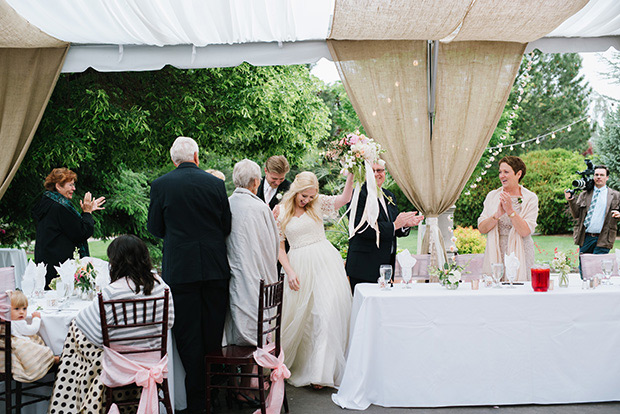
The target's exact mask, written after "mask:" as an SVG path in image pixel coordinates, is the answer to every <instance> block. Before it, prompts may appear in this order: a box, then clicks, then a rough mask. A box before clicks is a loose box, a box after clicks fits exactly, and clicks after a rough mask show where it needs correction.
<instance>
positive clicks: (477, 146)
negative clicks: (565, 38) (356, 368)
mask: <svg viewBox="0 0 620 414" xmlns="http://www.w3.org/2000/svg"><path fill="white" fill-rule="evenodd" d="M586 3H587V0H575V1H569V2H565V1H560V0H555V1H545V2H541V1H539V0H524V1H519V2H514V1H508V0H507V1H498V0H477V1H471V0H433V1H429V0H414V1H410V0H406V1H405V0H401V1H399V0H391V1H387V0H385V1H382V0H372V1H371V0H336V4H335V10H334V20H333V24H332V32H331V34H330V39H332V40H328V45H329V48H330V52H331V54H332V57H333V59H334V62H336V65H337V68H338V71H339V73H340V77H341V79H342V82H343V84H344V86H345V89H346V91H347V94H348V95H349V97H350V99H351V102H352V104H353V106H354V108H355V110H356V112H357V114H358V115H359V117H360V120H361V121H362V124H363V125H364V128H365V129H366V132H368V134H369V136H371V137H372V138H374V139H375V140H377V141H378V142H379V143H381V145H383V147H384V148H385V149H386V150H387V153H386V154H385V155H384V158H385V160H386V161H387V162H388V168H389V170H390V173H391V174H392V176H393V177H394V179H395V180H396V182H397V183H398V185H399V186H400V188H401V189H402V190H403V191H404V192H405V194H406V195H407V197H408V198H409V200H410V201H411V202H412V203H413V204H414V205H415V206H416V207H417V208H418V209H419V210H420V211H421V212H422V213H423V214H425V215H426V216H427V217H428V218H429V220H427V224H430V226H429V231H427V232H426V234H425V237H424V241H423V243H422V250H423V251H424V252H429V251H430V252H431V253H432V254H433V262H434V263H436V264H439V265H441V264H442V263H443V261H444V260H445V250H444V249H443V248H442V247H443V245H442V237H441V234H440V233H439V229H438V227H437V225H436V217H437V216H438V215H439V214H441V213H443V212H444V211H446V210H447V209H448V208H449V207H450V206H452V205H453V204H454V203H455V201H456V200H457V198H458V196H459V194H460V193H461V191H462V190H463V187H464V186H465V184H466V182H467V180H468V179H469V177H470V175H471V173H472V172H473V170H474V168H475V166H476V164H477V162H478V160H479V159H480V156H481V155H482V152H483V151H484V149H485V147H486V146H487V144H488V142H489V139H490V138H491V136H492V134H493V130H494V129H495V127H496V125H497V122H498V121H499V117H500V115H501V113H502V110H503V108H504V105H505V104H506V100H507V99H508V95H509V93H510V90H511V87H512V84H513V82H514V78H515V76H516V74H517V71H518V68H519V64H520V62H521V58H522V55H523V51H524V50H525V46H526V42H529V41H532V40H535V39H537V38H539V37H541V36H544V35H545V34H546V33H549V32H550V31H552V30H553V29H555V28H556V27H557V26H558V25H559V24H561V23H562V22H563V21H564V20H565V19H566V18H568V17H570V16H571V15H572V14H574V13H575V12H577V11H578V10H579V9H581V8H582V7H583V6H584V5H585V4H586ZM388 39H389V40H388ZM397 39H409V40H397ZM440 39H444V41H443V42H435V46H434V48H435V49H434V52H433V53H436V58H433V61H432V62H431V65H430V66H429V62H428V56H429V55H431V56H432V54H431V53H429V50H430V49H429V43H428V40H440ZM429 68H432V70H429ZM431 72H432V73H431ZM435 74H436V76H434V75H435ZM431 75H433V76H431ZM429 92H432V93H430V94H429ZM429 96H431V99H434V102H435V104H434V105H432V104H431V105H429ZM431 113H432V114H433V117H432V119H433V121H432V124H431ZM431 125H432V131H431ZM429 240H434V241H435V242H434V243H429ZM429 244H431V245H434V246H435V247H436V249H435V250H434V251H433V249H431V248H430V246H429Z"/></svg>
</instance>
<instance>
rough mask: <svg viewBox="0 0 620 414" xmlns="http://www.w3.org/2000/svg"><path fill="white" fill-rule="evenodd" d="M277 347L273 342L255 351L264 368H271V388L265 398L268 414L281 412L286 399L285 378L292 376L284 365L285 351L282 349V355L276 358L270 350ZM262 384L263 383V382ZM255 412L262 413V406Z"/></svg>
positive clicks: (256, 359) (256, 357)
mask: <svg viewBox="0 0 620 414" xmlns="http://www.w3.org/2000/svg"><path fill="white" fill-rule="evenodd" d="M274 348H275V344H274V343H271V344H269V345H267V346H265V347H264V348H257V349H256V351H254V354H253V355H254V360H255V361H256V363H257V364H258V365H260V366H261V367H263V368H268V369H271V370H272V371H271V376H270V378H271V389H270V390H269V395H268V396H267V399H266V400H265V406H266V408H267V414H279V413H280V410H281V409H282V401H283V400H284V380H285V379H286V378H289V377H290V376H291V371H289V370H288V368H287V367H286V365H284V351H283V350H280V355H279V356H278V357H277V358H276V357H275V356H274V355H272V354H270V353H269V352H270V351H272V350H273V349H274ZM261 385H262V384H261ZM254 414H260V408H259V409H258V410H256V411H254Z"/></svg>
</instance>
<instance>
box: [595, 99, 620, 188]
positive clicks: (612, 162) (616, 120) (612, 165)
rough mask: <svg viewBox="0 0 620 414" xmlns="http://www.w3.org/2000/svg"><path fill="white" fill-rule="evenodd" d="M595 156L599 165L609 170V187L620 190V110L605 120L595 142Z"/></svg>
mask: <svg viewBox="0 0 620 414" xmlns="http://www.w3.org/2000/svg"><path fill="white" fill-rule="evenodd" d="M594 156H595V159H596V161H597V164H603V165H606V166H607V168H609V181H608V183H607V185H609V186H610V187H611V188H614V189H620V110H617V111H616V112H613V113H610V114H609V115H608V116H607V118H605V123H604V126H603V127H602V128H601V129H600V131H599V136H598V138H597V139H596V140H595V141H594Z"/></svg>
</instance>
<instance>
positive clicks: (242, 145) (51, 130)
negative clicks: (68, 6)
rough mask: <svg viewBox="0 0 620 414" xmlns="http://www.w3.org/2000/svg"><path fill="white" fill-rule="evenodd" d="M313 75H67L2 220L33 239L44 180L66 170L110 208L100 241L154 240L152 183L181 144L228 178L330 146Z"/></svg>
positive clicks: (255, 70)
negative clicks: (245, 165)
mask: <svg viewBox="0 0 620 414" xmlns="http://www.w3.org/2000/svg"><path fill="white" fill-rule="evenodd" d="M321 86H322V84H321V83H320V81H318V80H317V79H316V78H313V77H312V76H311V75H310V74H309V72H308V69H307V68H306V67H305V66H270V67H253V66H251V65H248V64H243V65H240V66H238V67H235V68H221V69H204V70H179V69H175V68H172V67H166V68H164V69H162V70H160V71H154V72H129V73H98V72H96V71H93V70H89V71H86V72H84V73H78V74H65V75H61V77H60V79H59V81H58V83H57V85H56V88H55V90H54V93H53V95H52V97H51V99H50V102H49V104H48V107H47V110H46V112H45V114H44V117H43V119H42V121H41V124H40V125H39V128H38V130H37V133H36V134H35V137H34V139H33V142H32V144H31V146H30V149H29V151H28V153H27V154H26V157H25V159H24V161H23V163H22V165H21V167H20V169H19V170H18V172H17V175H16V177H15V179H14V180H13V182H12V183H11V185H10V187H9V189H8V191H7V193H6V194H5V196H4V197H3V198H2V200H1V201H0V217H10V218H11V225H12V226H14V227H16V228H19V229H20V230H23V231H20V234H19V240H18V242H20V241H21V242H23V241H29V240H32V239H33V238H34V223H33V221H32V219H31V217H30V211H31V209H32V206H33V204H34V203H35V202H36V201H37V200H38V199H39V197H40V195H41V193H42V191H43V186H42V183H43V180H44V178H45V176H46V175H47V174H48V173H49V172H50V171H51V170H52V169H53V168H56V167H60V166H66V167H68V168H70V169H71V170H73V171H75V172H76V173H77V174H78V190H77V191H76V193H75V194H74V201H75V203H76V204H77V200H78V199H81V198H82V197H83V195H84V192H85V191H90V192H92V193H93V194H94V195H96V196H100V195H104V196H106V198H107V199H108V202H107V204H106V210H105V211H102V212H97V213H95V215H94V217H95V221H96V227H95V234H94V236H95V237H108V236H112V235H114V234H118V233H121V232H122V233H125V232H132V233H135V234H137V235H139V236H141V237H143V238H146V239H149V240H150V241H151V242H153V243H157V242H158V241H157V240H155V239H153V238H151V237H150V235H149V234H148V232H147V231H146V218H147V212H148V200H149V183H150V181H152V180H153V179H154V178H156V177H158V176H160V175H162V174H163V173H165V172H168V171H170V170H171V169H172V168H174V167H173V165H172V163H171V161H170V156H169V148H170V145H171V144H172V141H173V140H174V139H175V138H176V137H177V136H178V135H185V136H191V137H193V138H195V139H196V141H197V142H198V144H199V147H200V148H201V153H200V159H201V167H202V168H210V167H214V168H218V169H223V170H225V171H228V173H229V174H230V169H231V168H232V166H233V165H234V163H235V162H236V161H237V160H239V159H241V158H246V157H247V158H251V159H255V160H257V161H258V162H263V161H264V160H265V159H266V158H267V157H268V156H270V155H273V154H284V155H286V156H287V158H288V159H289V162H291V164H296V163H298V162H299V161H300V160H301V159H302V157H303V156H304V154H305V153H306V151H308V149H310V148H313V147H314V146H315V145H316V143H317V142H319V141H321V140H325V139H326V138H327V136H328V131H329V110H328V108H327V107H326V105H325V104H324V102H323V101H322V100H321V98H320V97H319V96H318V95H317V94H318V91H319V88H320V87H321Z"/></svg>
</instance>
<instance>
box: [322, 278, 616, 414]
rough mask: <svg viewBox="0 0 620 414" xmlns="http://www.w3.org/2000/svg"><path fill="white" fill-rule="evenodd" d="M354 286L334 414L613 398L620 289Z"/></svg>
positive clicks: (574, 284) (577, 284) (575, 281)
mask: <svg viewBox="0 0 620 414" xmlns="http://www.w3.org/2000/svg"><path fill="white" fill-rule="evenodd" d="M615 283H616V285H615V286H599V287H598V288H597V289H595V290H582V289H581V282H580V280H579V279H578V277H577V279H574V278H573V279H571V286H569V287H568V288H563V289H560V288H558V287H557V280H556V281H555V286H556V287H555V289H554V290H553V291H549V292H546V293H544V292H533V291H532V288H531V286H530V285H529V283H528V284H526V285H524V286H519V287H517V288H516V289H507V288H502V289H492V288H484V289H483V288H481V289H480V290H477V291H473V290H471V287H470V285H469V284H465V285H462V286H461V287H460V288H459V289H458V290H456V291H448V290H446V289H445V288H443V287H441V286H439V285H438V284H434V283H432V284H415V285H414V286H413V289H411V290H403V289H402V286H399V285H396V286H395V287H394V288H393V290H392V291H380V290H379V288H378V286H377V285H371V284H358V285H357V288H356V291H355V296H354V300H353V310H352V315H351V328H350V340H349V350H348V356H347V365H346V369H345V373H344V378H343V381H342V384H341V387H340V389H339V390H338V393H337V394H334V395H333V396H332V398H333V400H334V402H335V403H336V404H338V405H340V406H341V407H343V408H351V409H360V410H363V409H366V408H368V406H369V405H370V404H376V405H380V406H384V407H437V406H459V405H499V404H529V403H539V404H555V403H576V402H595V401H615V400H620V374H619V373H620V358H618V356H617V355H618V352H620V286H619V285H618V280H615Z"/></svg>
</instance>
